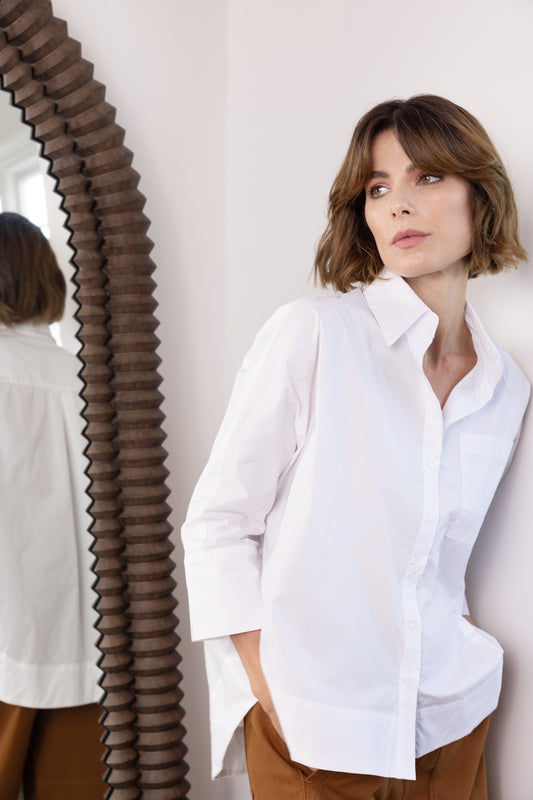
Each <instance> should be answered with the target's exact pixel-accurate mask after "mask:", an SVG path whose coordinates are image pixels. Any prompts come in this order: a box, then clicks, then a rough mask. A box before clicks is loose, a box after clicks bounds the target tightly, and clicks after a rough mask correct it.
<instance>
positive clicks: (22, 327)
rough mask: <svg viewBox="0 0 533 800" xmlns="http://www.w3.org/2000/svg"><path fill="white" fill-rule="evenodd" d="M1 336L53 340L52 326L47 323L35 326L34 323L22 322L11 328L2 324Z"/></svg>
mask: <svg viewBox="0 0 533 800" xmlns="http://www.w3.org/2000/svg"><path fill="white" fill-rule="evenodd" d="M0 334H7V335H12V336H19V335H23V336H44V337H46V338H53V337H52V334H51V332H50V326H49V325H48V324H47V323H46V322H37V323H36V324H33V322H21V323H19V324H17V325H11V326H9V325H4V324H3V323H0Z"/></svg>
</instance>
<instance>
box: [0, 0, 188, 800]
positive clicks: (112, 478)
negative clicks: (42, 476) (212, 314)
mask: <svg viewBox="0 0 533 800" xmlns="http://www.w3.org/2000/svg"><path fill="white" fill-rule="evenodd" d="M0 37H1V38H0V76H1V80H2V88H3V89H5V90H8V91H9V92H10V93H11V95H12V101H13V104H14V105H16V106H18V107H19V108H20V109H22V111H23V119H24V121H25V122H26V123H27V124H29V125H30V126H31V127H32V131H33V138H34V139H35V140H36V141H37V142H40V143H41V145H42V147H41V154H42V155H43V156H44V157H45V158H46V159H47V160H48V161H49V163H50V169H49V171H50V174H51V175H52V176H53V177H54V178H56V180H57V186H56V191H57V192H58V194H59V195H60V196H61V197H62V203H61V205H62V208H63V210H64V211H65V212H66V214H67V222H66V226H67V228H68V230H69V231H70V234H71V235H70V239H69V242H70V245H71V247H72V249H73V251H74V256H73V264H74V267H75V271H76V272H75V283H76V284H77V286H78V289H77V292H76V300H77V301H78V303H79V311H78V313H77V319H78V321H79V323H80V329H79V333H78V338H79V340H80V342H81V345H82V347H81V351H80V359H81V362H82V364H83V366H82V368H81V371H80V376H81V378H82V381H83V383H84V388H83V390H82V397H83V399H84V400H85V403H86V406H85V410H84V417H85V419H86V421H87V428H86V436H87V439H88V442H89V444H88V448H87V455H88V456H89V458H90V462H91V464H90V468H89V476H90V479H91V486H90V497H91V500H92V505H91V507H90V511H91V514H92V516H93V518H94V523H93V527H92V533H93V535H94V537H95V538H94V544H93V553H94V555H95V557H96V560H95V566H94V572H95V575H96V583H95V588H96V592H97V594H98V600H97V602H96V608H97V610H98V612H99V621H98V623H97V629H98V631H99V634H100V638H99V645H98V646H99V649H100V651H101V654H102V655H101V659H100V662H99V663H100V666H101V668H102V671H103V678H102V688H103V689H104V692H105V693H104V697H103V700H102V707H103V709H104V714H103V717H102V724H103V727H104V735H103V741H104V742H105V744H106V746H107V748H108V750H107V755H106V759H105V760H106V765H107V767H108V770H107V773H106V777H105V781H106V783H107V786H108V789H107V792H106V793H105V791H106V786H105V784H104V783H102V795H103V796H104V793H105V796H106V797H111V796H112V797H113V800H133V798H139V797H146V798H151V800H167V798H168V800H171V799H172V798H182V797H185V796H186V793H187V791H188V788H189V786H188V783H187V781H186V780H185V778H184V776H185V774H186V772H187V766H186V764H185V762H184V760H183V756H184V753H185V746H184V744H183V741H182V740H183V734H184V729H183V727H182V725H181V718H182V716H183V712H182V710H181V708H180V700H181V698H182V694H181V692H180V691H179V689H178V684H179V681H180V678H181V676H180V674H179V671H178V669H177V665H178V663H179V660H180V659H179V655H178V652H177V644H178V642H179V639H178V637H177V635H176V632H175V628H176V625H177V619H176V617H175V616H174V613H173V611H174V608H175V605H176V601H175V600H174V598H173V593H172V592H173V589H174V586H175V583H174V581H173V579H172V574H171V573H172V570H173V566H174V564H173V562H172V560H171V559H170V553H171V551H172V545H171V543H170V540H169V533H170V526H169V524H168V521H167V517H168V512H169V508H168V506H167V504H166V498H167V496H168V490H167V488H166V486H165V478H166V477H167V474H168V473H167V471H166V469H165V467H164V460H165V456H166V453H165V451H164V449H163V447H162V442H163V440H164V434H163V433H162V431H161V427H160V425H161V421H162V418H163V415H162V412H161V411H160V404H161V400H162V396H161V394H160V393H159V391H158V386H159V384H160V382H161V379H160V377H159V375H158V373H157V367H158V364H159V359H158V357H157V355H156V348H157V345H158V339H157V337H156V336H155V333H154V331H155V329H156V328H157V324H158V323H157V320H156V319H155V317H154V313H153V312H154V309H155V306H156V303H155V301H154V299H153V297H152V290H153V288H154V282H153V281H152V278H151V273H152V272H153V269H154V265H153V262H152V261H151V259H150V257H149V253H150V251H151V248H152V243H151V241H150V240H149V239H148V237H147V235H146V231H147V229H148V226H149V221H148V219H147V218H146V217H145V216H144V214H143V207H144V202H145V200H144V197H143V196H142V195H141V194H140V192H139V191H138V190H137V185H138V180H139V176H138V174H137V173H136V172H135V170H133V169H132V167H131V162H132V153H131V152H130V151H129V150H128V149H127V148H126V147H124V145H123V141H124V130H123V129H122V128H120V127H119V126H118V125H116V124H115V121H114V120H115V109H114V108H113V107H112V106H110V105H109V104H108V103H106V102H105V99H104V95H105V87H104V86H103V85H102V84H101V83H98V82H97V81H95V80H93V66H92V64H90V63H88V62H87V61H86V60H84V59H83V58H82V57H81V47H80V44H79V43H78V42H76V41H74V40H73V39H70V38H69V37H68V34H67V26H66V23H65V22H64V21H62V20H60V19H57V18H56V17H54V16H53V10H52V5H51V3H50V2H49V0H0Z"/></svg>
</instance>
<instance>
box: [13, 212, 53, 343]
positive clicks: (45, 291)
mask: <svg viewBox="0 0 533 800" xmlns="http://www.w3.org/2000/svg"><path fill="white" fill-rule="evenodd" d="M65 295H66V284H65V278H64V277H63V273H62V272H61V270H60V269H59V266H58V264H57V260H56V257H55V255H54V251H53V250H52V248H51V247H50V243H49V241H48V239H47V238H46V236H45V235H44V234H43V233H42V232H41V230H40V229H39V228H38V227H37V226H36V225H34V224H33V222H30V221H29V220H28V219H26V217H23V216H21V215H20V214H15V213H13V212H11V211H5V212H3V213H2V214H0V322H1V323H3V324H4V325H8V326H10V327H11V326H12V325H17V324H19V323H21V322H30V321H31V322H44V323H50V322H56V321H57V320H60V319H61V317H62V316H63V310H64V308H65Z"/></svg>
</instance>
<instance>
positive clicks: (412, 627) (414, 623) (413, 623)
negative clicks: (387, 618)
mask: <svg viewBox="0 0 533 800" xmlns="http://www.w3.org/2000/svg"><path fill="white" fill-rule="evenodd" d="M418 628H419V625H418V620H417V619H411V620H409V630H411V631H417V630H418Z"/></svg>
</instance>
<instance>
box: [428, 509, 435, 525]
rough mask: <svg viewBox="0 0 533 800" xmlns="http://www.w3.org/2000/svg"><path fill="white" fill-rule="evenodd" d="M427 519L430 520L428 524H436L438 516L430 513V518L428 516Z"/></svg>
mask: <svg viewBox="0 0 533 800" xmlns="http://www.w3.org/2000/svg"><path fill="white" fill-rule="evenodd" d="M427 519H428V522H435V521H436V519H437V515H436V514H435V513H434V512H433V511H430V512H429V514H428V516H427Z"/></svg>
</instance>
